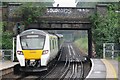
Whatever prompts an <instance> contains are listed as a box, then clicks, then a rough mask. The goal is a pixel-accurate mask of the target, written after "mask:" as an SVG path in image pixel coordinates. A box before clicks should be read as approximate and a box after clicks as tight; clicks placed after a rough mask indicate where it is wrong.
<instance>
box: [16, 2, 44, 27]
mask: <svg viewBox="0 0 120 80" xmlns="http://www.w3.org/2000/svg"><path fill="white" fill-rule="evenodd" d="M45 10H46V8H45V6H44V4H41V3H40V4H39V6H36V5H35V4H34V3H23V4H22V5H21V6H20V7H19V8H18V9H17V10H16V11H15V13H14V15H15V16H18V17H21V16H22V19H23V23H24V24H25V25H28V24H30V23H33V22H38V21H39V19H38V17H40V16H42V14H43V12H45Z"/></svg>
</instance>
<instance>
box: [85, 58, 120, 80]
mask: <svg viewBox="0 0 120 80" xmlns="http://www.w3.org/2000/svg"><path fill="white" fill-rule="evenodd" d="M91 62H92V67H91V70H90V72H89V74H88V76H87V77H86V79H87V80H89V79H93V78H94V79H102V80H118V79H120V78H119V77H120V76H119V74H118V73H119V72H120V71H119V67H118V65H119V63H118V61H116V60H108V59H91Z"/></svg>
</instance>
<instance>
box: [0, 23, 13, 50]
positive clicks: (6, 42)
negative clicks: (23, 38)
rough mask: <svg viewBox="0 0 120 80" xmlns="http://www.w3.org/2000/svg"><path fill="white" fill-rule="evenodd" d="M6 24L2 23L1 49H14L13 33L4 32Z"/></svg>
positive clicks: (0, 34)
mask: <svg viewBox="0 0 120 80" xmlns="http://www.w3.org/2000/svg"><path fill="white" fill-rule="evenodd" d="M4 26H6V22H0V31H1V32H0V49H12V37H13V32H10V31H3V28H4Z"/></svg>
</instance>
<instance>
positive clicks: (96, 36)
mask: <svg viewBox="0 0 120 80" xmlns="http://www.w3.org/2000/svg"><path fill="white" fill-rule="evenodd" d="M117 9H118V6H117V5H112V4H111V5H109V6H108V11H107V14H106V15H105V16H103V15H100V14H99V13H96V14H95V15H93V16H92V17H91V18H90V19H91V21H92V23H93V28H92V34H93V42H94V43H95V48H96V52H97V55H98V56H99V57H102V50H103V47H102V46H103V43H106V42H111V43H118V42H119V37H120V27H119V25H118V18H120V17H118V13H116V12H115V11H116V10H117Z"/></svg>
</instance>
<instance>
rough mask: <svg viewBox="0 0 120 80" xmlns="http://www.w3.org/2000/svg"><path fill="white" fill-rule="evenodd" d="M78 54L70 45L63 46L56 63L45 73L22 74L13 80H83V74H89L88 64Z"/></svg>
mask: <svg viewBox="0 0 120 80" xmlns="http://www.w3.org/2000/svg"><path fill="white" fill-rule="evenodd" d="M63 54H64V57H65V60H64V61H62V60H61V58H62V57H63ZM79 58H80V53H78V52H76V51H75V50H74V46H72V44H65V46H63V48H62V51H61V53H60V55H59V57H58V58H57V62H56V63H55V64H54V65H52V68H50V70H48V71H47V72H41V73H37V74H36V73H35V74H34V73H31V74H23V75H21V76H19V77H18V78H16V79H15V80H25V79H29V78H30V79H32V80H48V79H52V80H66V79H69V80H71V79H72V80H76V79H84V77H85V76H87V74H86V75H84V73H85V72H89V70H90V68H89V64H87V63H83V62H82V61H81V60H80V59H79ZM86 69H88V70H86ZM33 74H34V75H33Z"/></svg>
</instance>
